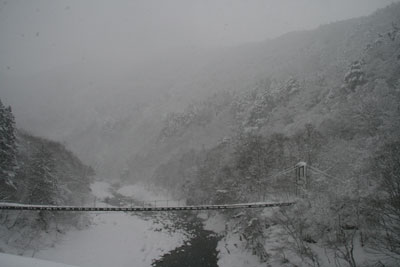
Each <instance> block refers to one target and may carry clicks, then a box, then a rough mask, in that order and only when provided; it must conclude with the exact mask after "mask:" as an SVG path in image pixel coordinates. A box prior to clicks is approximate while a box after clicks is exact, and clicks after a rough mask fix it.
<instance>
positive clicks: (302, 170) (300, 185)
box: [294, 161, 308, 196]
mask: <svg viewBox="0 0 400 267" xmlns="http://www.w3.org/2000/svg"><path fill="white" fill-rule="evenodd" d="M294 170H295V175H296V181H295V187H296V189H295V193H296V196H299V195H301V196H302V195H304V194H305V191H306V189H307V185H308V181H307V163H306V162H304V161H300V162H299V163H297V164H296V166H295V168H294Z"/></svg>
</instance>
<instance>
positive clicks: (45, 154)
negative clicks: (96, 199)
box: [0, 109, 94, 253]
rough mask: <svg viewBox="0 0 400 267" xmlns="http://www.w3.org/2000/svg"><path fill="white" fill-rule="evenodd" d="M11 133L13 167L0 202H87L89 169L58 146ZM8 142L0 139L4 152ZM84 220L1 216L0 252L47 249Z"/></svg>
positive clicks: (67, 216)
mask: <svg viewBox="0 0 400 267" xmlns="http://www.w3.org/2000/svg"><path fill="white" fill-rule="evenodd" d="M9 110H11V109H9ZM1 128H4V121H2V124H1ZM11 130H12V132H13V136H15V139H14V141H15V147H16V150H15V151H14V153H15V155H14V158H15V163H16V167H15V168H14V169H15V171H14V173H13V175H12V176H10V178H9V179H10V182H9V183H8V184H7V183H6V184H3V183H2V184H1V186H0V192H1V196H2V199H1V201H8V202H16V203H28V204H53V205H57V204H58V205H79V204H82V203H84V202H86V201H87V199H88V198H90V187H89V185H90V183H91V181H92V178H91V176H92V175H93V174H94V172H93V170H92V169H91V168H90V167H88V166H86V165H84V164H83V163H82V162H81V161H80V160H79V159H78V158H77V157H76V156H75V155H74V154H72V153H71V152H70V151H68V150H67V149H66V148H65V147H64V146H63V145H62V144H60V143H57V142H54V141H49V140H46V139H43V138H39V137H34V136H32V135H30V134H28V133H26V132H24V131H22V130H15V129H14V128H11ZM6 139H7V138H4V136H3V138H2V140H1V145H2V147H5V144H4V142H5V141H4V140H6ZM3 164H6V165H3ZM1 167H2V169H4V168H5V167H7V163H4V162H2V165H1ZM2 178H3V177H2ZM86 220H87V218H86V217H85V216H82V215H80V214H72V213H69V214H63V213H52V212H47V211H41V212H32V211H21V212H17V211H1V212H0V221H1V227H0V235H1V240H2V241H1V242H0V249H1V250H2V251H7V252H12V253H23V252H24V251H25V250H26V249H33V250H36V249H40V248H41V247H42V246H49V245H51V243H52V242H54V241H55V239H57V235H59V234H61V233H63V232H64V231H65V230H66V229H68V228H70V227H80V226H82V225H83V223H84V222H85V221H86Z"/></svg>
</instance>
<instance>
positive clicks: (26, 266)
mask: <svg viewBox="0 0 400 267" xmlns="http://www.w3.org/2000/svg"><path fill="white" fill-rule="evenodd" d="M0 265H1V266H4V267H74V266H72V265H66V264H61V263H56V262H50V261H44V260H39V259H34V258H28V257H22V256H16V255H11V254H4V253H0Z"/></svg>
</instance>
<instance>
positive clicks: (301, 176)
mask: <svg viewBox="0 0 400 267" xmlns="http://www.w3.org/2000/svg"><path fill="white" fill-rule="evenodd" d="M290 172H292V173H293V172H294V174H295V179H294V180H293V184H294V195H295V196H296V198H298V197H304V195H305V194H306V190H307V188H308V186H309V183H310V181H309V179H308V173H311V172H312V173H314V174H317V175H319V176H325V177H328V178H334V179H336V178H335V177H334V176H332V175H329V174H327V173H326V172H324V171H321V170H319V169H317V168H315V167H312V166H309V165H307V164H306V163H305V162H299V163H298V164H296V165H295V166H293V167H290V168H288V169H285V170H283V171H280V172H278V173H276V174H273V175H270V176H268V177H265V178H264V179H266V180H270V181H271V180H272V179H277V178H278V177H279V176H282V175H287V174H289V173H290ZM154 203H156V201H154ZM295 203H296V201H295V200H292V201H277V202H264V201H263V202H252V203H235V204H219V205H214V204H206V205H183V206H181V205H177V206H173V205H171V206H168V205H166V206H157V205H156V204H155V205H154V206H145V205H143V206H133V205H132V204H131V205H130V206H118V207H117V206H96V205H94V206H83V205H82V206H59V205H31V204H20V203H7V202H0V210H28V211H74V212H96V211H105V212H111V211H117V212H118V211H119V212H157V211H196V210H197V211H200V210H228V209H254V208H272V207H287V206H291V205H293V204H295Z"/></svg>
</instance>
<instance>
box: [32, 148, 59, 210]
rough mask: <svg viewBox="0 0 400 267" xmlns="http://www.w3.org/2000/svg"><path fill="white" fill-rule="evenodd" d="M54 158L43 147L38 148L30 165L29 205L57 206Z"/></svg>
mask: <svg viewBox="0 0 400 267" xmlns="http://www.w3.org/2000/svg"><path fill="white" fill-rule="evenodd" d="M54 168H55V163H54V158H53V156H52V155H51V153H50V152H49V151H48V150H47V149H46V148H45V147H44V146H41V147H39V149H38V151H36V153H34V154H33V156H32V160H31V163H30V177H29V181H28V184H29V187H28V190H29V196H28V201H29V203H31V204H57V203H56V202H57V201H56V199H57V191H58V181H57V177H56V176H55V175H54Z"/></svg>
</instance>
